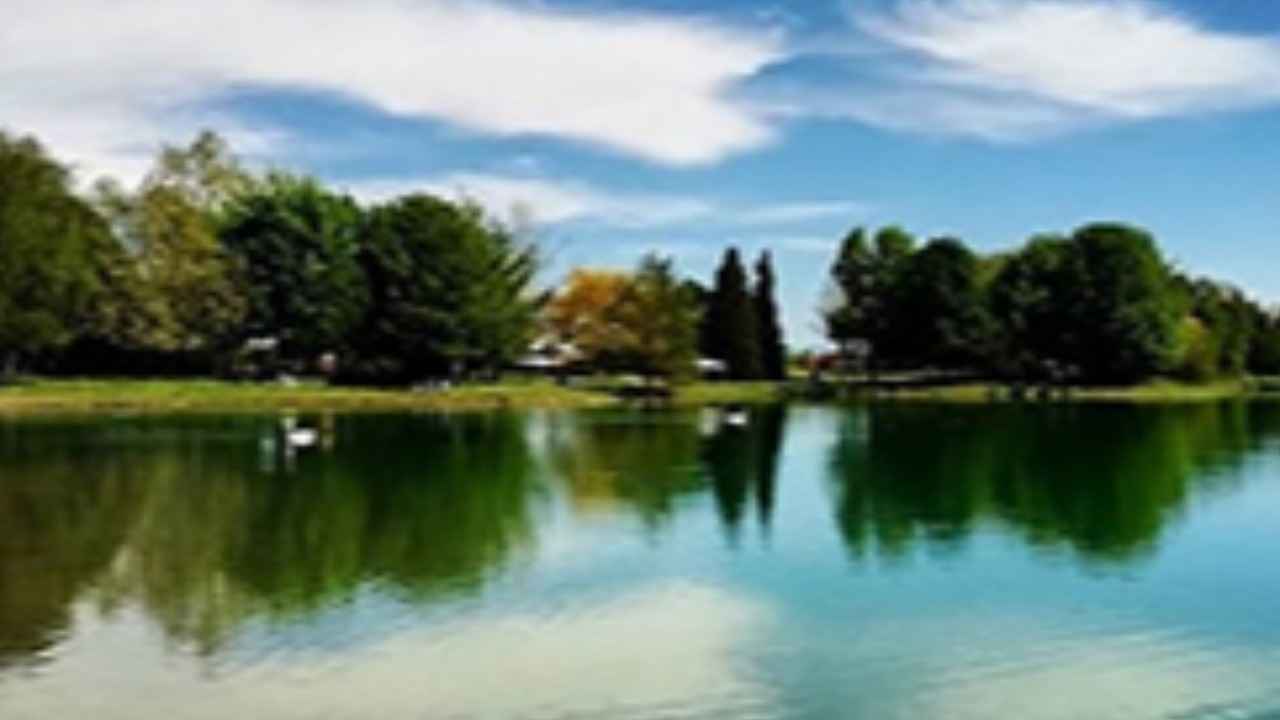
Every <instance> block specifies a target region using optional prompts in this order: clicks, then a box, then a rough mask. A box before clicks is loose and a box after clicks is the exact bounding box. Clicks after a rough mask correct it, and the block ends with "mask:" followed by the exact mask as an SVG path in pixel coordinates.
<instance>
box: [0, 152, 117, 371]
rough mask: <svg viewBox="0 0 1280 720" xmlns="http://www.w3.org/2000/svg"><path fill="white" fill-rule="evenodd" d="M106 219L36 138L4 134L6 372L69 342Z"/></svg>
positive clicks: (1, 331) (2, 326)
mask: <svg viewBox="0 0 1280 720" xmlns="http://www.w3.org/2000/svg"><path fill="white" fill-rule="evenodd" d="M106 236H107V229H106V225H105V224H104V223H103V222H102V220H101V218H99V217H98V216H97V215H96V214H95V213H94V212H93V210H92V209H91V208H90V207H89V206H87V205H86V204H85V203H84V202H83V201H81V200H80V199H79V198H77V197H76V196H75V195H74V194H73V193H72V190H71V178H70V174H69V173H68V172H67V170H66V169H65V168H64V167H62V166H61V165H59V164H58V163H57V162H55V161H54V160H52V159H50V158H49V157H48V156H47V155H46V154H45V152H44V149H43V148H42V147H41V146H40V145H39V144H38V143H37V142H36V141H35V140H32V139H29V138H10V137H9V136H7V135H5V134H4V133H0V376H9V375H12V374H14V373H16V372H17V370H18V366H19V363H20V362H21V361H22V360H24V359H30V358H32V357H33V356H35V355H38V354H40V353H43V352H46V351H49V350H53V349H56V348H58V347H61V346H63V345H65V344H66V343H68V342H70V341H71V339H72V338H73V337H74V335H75V333H76V332H77V330H78V325H79V324H80V322H81V321H82V320H83V317H84V314H85V313H86V311H87V309H88V308H89V307H90V305H91V303H92V301H93V298H94V296H95V295H96V290H97V283H96V278H95V275H94V273H93V263H92V257H93V251H94V247H95V246H97V245H99V244H101V243H103V242H104V241H105V239H106Z"/></svg>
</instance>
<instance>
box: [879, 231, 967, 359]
mask: <svg viewBox="0 0 1280 720" xmlns="http://www.w3.org/2000/svg"><path fill="white" fill-rule="evenodd" d="M888 297H889V298H890V302H889V303H888V308H887V309H888V311H889V313H890V314H889V322H890V324H891V326H892V327H894V328H895V331H894V335H896V336H898V337H899V338H900V339H899V340H898V341H897V342H896V348H895V350H896V352H897V354H898V358H899V359H900V360H902V361H905V362H907V363H909V364H911V365H914V366H933V367H942V368H957V367H973V366H974V364H975V363H977V362H978V361H979V360H980V359H981V356H982V355H983V352H982V351H983V348H984V344H985V341H986V337H987V331H986V317H985V314H984V312H983V307H982V298H981V295H980V293H979V288H978V259H977V257H975V256H974V254H973V253H972V252H970V251H969V249H968V248H966V247H965V246H964V244H963V243H961V242H960V241H959V240H955V239H953V238H939V239H937V240H933V241H931V242H929V244H928V245H926V246H925V247H924V248H923V249H921V250H920V251H919V252H916V253H914V254H913V255H911V256H910V257H909V258H908V259H907V260H906V261H905V262H904V264H903V267H902V269H901V271H900V272H899V273H898V277H897V278H896V281H895V283H894V284H893V286H892V287H891V288H890V289H889V292H888Z"/></svg>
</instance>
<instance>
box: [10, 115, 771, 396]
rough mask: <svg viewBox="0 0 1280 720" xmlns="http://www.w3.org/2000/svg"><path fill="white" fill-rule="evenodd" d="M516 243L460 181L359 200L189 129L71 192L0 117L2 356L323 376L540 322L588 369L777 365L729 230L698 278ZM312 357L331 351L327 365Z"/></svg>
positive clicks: (540, 328) (378, 376) (131, 370)
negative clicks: (555, 258)
mask: <svg viewBox="0 0 1280 720" xmlns="http://www.w3.org/2000/svg"><path fill="white" fill-rule="evenodd" d="M540 268H541V258H540V257H539V254H538V252H537V248H536V245H535V243H533V242H532V241H530V240H527V239H525V238H524V237H523V233H521V232H519V230H518V229H513V228H511V227H508V226H507V225H504V224H502V223H499V222H496V221H493V220H492V219H490V218H488V217H486V216H485V214H484V213H483V212H482V211H481V210H480V209H479V207H478V206H476V205H474V204H471V203H468V202H460V203H459V202H450V201H447V200H444V199H441V198H438V197H434V196H431V195H427V194H410V195H405V196H402V197H399V198H396V199H393V200H390V201H388V202H384V203H380V204H375V205H373V206H371V207H366V206H363V205H361V204H360V203H358V202H356V200H354V199H353V198H351V197H349V196H348V195H346V194H344V193H341V192H337V191H335V190H332V189H330V188H327V187H325V186H324V185H322V184H321V183H319V182H318V181H316V180H314V179H312V178H309V177H305V176H299V175H294V174H290V173H287V172H280V171H271V172H266V173H262V174H254V173H251V172H249V171H247V170H246V169H245V168H244V167H242V166H241V164H240V163H239V162H238V161H237V159H236V157H235V156H234V155H233V154H232V153H231V150H230V148H229V147H228V145H227V144H226V143H225V142H224V141H223V140H222V139H221V138H219V137H218V136H217V135H215V134H213V133H209V132H206V133H202V134H201V135H200V136H199V137H197V138H196V139H195V140H194V142H192V143H191V144H190V145H188V146H185V147H165V148H163V149H162V151H161V152H160V153H159V156H158V157H157V158H156V160H155V163H154V166H153V167H152V168H151V169H150V171H149V172H148V173H147V174H146V175H145V177H144V178H143V179H142V181H141V182H140V183H139V184H138V185H137V187H124V186H123V185H122V184H120V183H119V182H116V181H114V180H110V179H104V180H100V181H99V182H97V183H96V184H95V185H94V186H93V188H92V190H91V191H90V192H87V193H81V192H78V191H77V189H76V188H75V187H74V183H73V178H72V174H71V172H70V170H69V169H68V168H67V167H66V166H64V165H62V164H60V163H58V162H57V161H56V160H54V159H53V158H51V157H50V156H49V155H48V154H47V153H46V151H45V150H44V148H43V147H41V145H40V144H39V143H38V142H37V141H36V140H34V139H32V138H17V137H11V136H9V135H6V134H3V133H0V359H2V360H3V364H4V366H3V368H2V369H0V371H2V375H3V376H5V377H8V376H12V375H14V374H16V373H17V372H18V371H19V370H25V371H36V372H45V373H60V374H77V375H95V374H98V375H189V374H232V375H236V376H246V375H247V376H261V375H267V374H270V372H269V370H270V369H271V368H279V367H282V366H283V367H298V368H303V367H305V366H307V365H308V364H311V365H312V366H313V368H314V365H315V364H316V363H315V362H314V361H315V360H316V359H317V358H321V357H324V358H327V359H328V360H327V363H326V364H327V365H330V366H333V368H336V375H337V377H338V379H339V380H343V381H349V382H356V383H379V384H381V383H404V382H411V381H416V380H419V379H425V378H432V377H454V378H459V377H493V376H495V375H496V374H497V373H499V372H501V371H502V370H503V369H504V368H506V367H508V366H510V365H511V364H512V363H513V361H515V360H517V359H518V358H520V357H521V356H522V355H524V354H525V353H526V352H527V351H528V349H529V348H530V345H531V343H532V342H533V341H535V340H537V339H538V338H539V337H542V336H547V335H551V336H554V337H557V338H558V339H559V340H561V341H562V342H566V343H573V344H575V345H576V346H577V347H578V348H579V352H580V354H581V355H582V359H583V360H585V363H584V364H585V365H586V366H587V367H590V368H592V369H617V370H626V371H632V372H639V373H643V374H645V375H655V376H665V377H668V378H674V379H685V378H688V377H691V376H692V375H693V374H694V372H695V369H696V362H695V361H696V360H698V359H699V357H700V355H702V356H708V357H714V358H722V359H723V360H724V361H725V362H726V364H727V366H728V369H729V374H730V375H731V376H732V377H735V378H757V377H778V378H780V377H781V376H782V366H783V364H784V361H783V355H784V350H783V348H782V344H781V343H782V339H781V328H780V325H779V322H778V318H777V303H776V301H775V300H774V298H773V283H774V280H773V270H772V267H771V265H770V260H769V257H768V256H767V255H765V256H762V257H761V259H760V262H759V263H758V266H757V275H758V277H757V283H756V287H754V288H748V287H747V281H746V279H745V273H744V271H743V269H742V267H741V264H740V262H739V260H738V256H737V252H736V251H731V252H730V253H729V254H727V255H726V265H725V267H724V268H722V270H721V273H720V277H719V278H718V281H717V283H716V287H715V288H713V289H711V290H707V289H705V288H703V287H702V286H701V285H699V284H698V283H696V282H695V281H692V280H688V279H683V278H680V277H678V276H677V275H676V272H675V269H674V267H673V264H672V262H671V261H670V260H669V259H664V258H661V257H658V256H649V257H646V258H644V259H643V260H642V261H641V262H640V264H639V267H638V268H637V269H636V270H635V271H634V272H632V273H617V272H611V271H591V270H579V271H576V272H574V273H573V274H572V275H571V276H570V278H569V280H568V281H567V283H566V284H565V285H564V286H563V287H561V288H558V289H552V290H540V289H538V288H536V287H535V276H536V275H537V273H538V271H539V269H540ZM333 368H330V369H333Z"/></svg>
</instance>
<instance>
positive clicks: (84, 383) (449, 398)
mask: <svg viewBox="0 0 1280 720" xmlns="http://www.w3.org/2000/svg"><path fill="white" fill-rule="evenodd" d="M613 402H615V401H614V399H613V398H611V397H609V396H607V395H604V394H601V393H594V392H588V391H582V390H574V389H571V388H564V387H560V386H558V385H555V384H554V383H551V382H532V381H528V382H503V383H497V384H492V385H465V386H461V387H456V388H451V389H448V390H435V391H423V392H417V391H411V390H408V389H404V390H393V389H375V388H347V387H330V386H328V385H324V384H322V383H313V382H304V383H301V384H298V385H293V386H286V385H282V384H275V383H241V382H226V381H219V380H96V379H95V380H34V381H30V382H25V383H21V384H18V385H15V386H11V387H5V388H0V413H10V414H14V413H42V412H100V411H140V412H182V411H193V412H201V411H208V412H217V411H255V410H262V411H269V410H335V411H365V410H367V411H392V410H406V411H411V410H423V411H431V410H439V411H448V410H495V409H501V408H569V407H575V408H576V407H600V406H606V405H610V404H612V403H613Z"/></svg>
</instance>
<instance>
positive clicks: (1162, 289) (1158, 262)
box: [990, 224, 1184, 382]
mask: <svg viewBox="0 0 1280 720" xmlns="http://www.w3.org/2000/svg"><path fill="white" fill-rule="evenodd" d="M990 307H991V311H992V313H993V316H994V317H995V320H996V322H997V325H998V328H999V329H998V332H999V333H1000V336H1001V337H1000V343H999V350H998V351H997V353H996V355H997V356H998V357H1000V358H1002V361H1001V366H1002V368H1003V369H1004V370H1005V371H1006V372H1009V373H1012V374H1016V375H1020V376H1037V375H1043V374H1046V373H1050V372H1053V373H1060V374H1066V375H1071V376H1075V377H1077V378H1081V379H1086V380H1090V381H1096V382H1133V381H1136V380H1141V379H1143V378H1145V377H1149V376H1151V375H1153V374H1156V373H1159V372H1161V371H1163V370H1165V369H1168V368H1170V367H1172V366H1173V364H1174V363H1175V361H1176V354H1177V349H1178V342H1179V335H1180V323H1181V320H1182V317H1183V315H1184V309H1183V303H1182V302H1181V300H1180V294H1179V293H1178V292H1177V290H1176V288H1175V286H1174V283H1173V281H1172V277H1171V273H1170V271H1169V268H1168V266H1167V265H1166V264H1165V262H1164V260H1163V259H1162V258H1161V256H1160V253H1159V250H1158V249H1157V248H1156V245H1155V241H1154V240H1153V239H1152V237H1151V236H1150V235H1149V234H1148V233H1146V232H1145V231H1142V230H1139V229H1137V228H1131V227H1128V226H1125V225H1116V224H1097V225H1089V226H1086V227H1083V228H1081V229H1079V230H1077V231H1076V232H1075V233H1074V234H1073V235H1072V237H1071V238H1070V239H1064V238H1061V237H1055V236H1041V237H1037V238H1033V239H1032V240H1031V242H1030V243H1029V244H1028V245H1027V246H1026V247H1025V248H1024V249H1023V250H1022V251H1021V252H1019V253H1018V254H1017V255H1015V256H1014V257H1012V258H1010V259H1009V261H1008V262H1007V263H1006V264H1005V265H1004V267H1003V269H1002V270H1001V271H1000V273H999V275H998V276H997V277H996V279H995V280H994V281H993V283H992V287H991V290H990Z"/></svg>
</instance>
